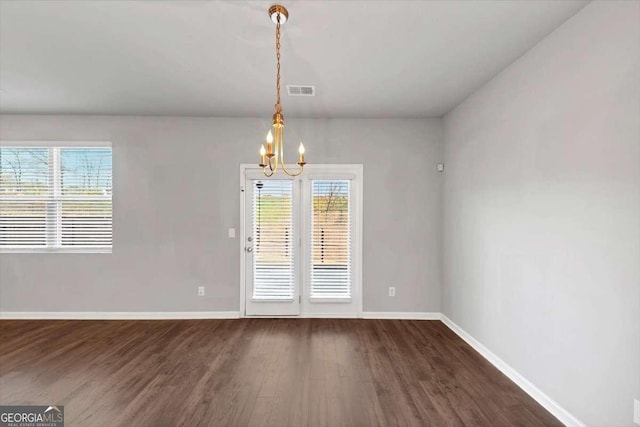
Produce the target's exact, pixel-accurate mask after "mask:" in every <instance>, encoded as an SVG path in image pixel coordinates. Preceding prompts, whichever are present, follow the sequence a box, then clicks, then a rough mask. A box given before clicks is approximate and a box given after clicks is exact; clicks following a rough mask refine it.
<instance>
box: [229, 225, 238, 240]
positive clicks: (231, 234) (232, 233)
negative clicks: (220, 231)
mask: <svg viewBox="0 0 640 427" xmlns="http://www.w3.org/2000/svg"><path fill="white" fill-rule="evenodd" d="M229 238H230V239H235V238H236V229H235V228H230V229H229Z"/></svg>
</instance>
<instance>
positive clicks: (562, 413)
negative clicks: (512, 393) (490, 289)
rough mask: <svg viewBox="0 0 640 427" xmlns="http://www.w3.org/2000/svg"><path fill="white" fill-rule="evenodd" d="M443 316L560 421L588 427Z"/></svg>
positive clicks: (461, 336)
mask: <svg viewBox="0 0 640 427" xmlns="http://www.w3.org/2000/svg"><path fill="white" fill-rule="evenodd" d="M441 316H442V323H444V324H445V325H447V326H448V327H449V329H451V330H452V331H453V332H455V333H456V334H457V335H458V336H459V337H460V338H462V339H463V340H464V341H466V342H467V344H469V345H470V346H471V347H473V349H474V350H476V351H477V352H478V353H480V354H481V355H482V356H483V357H484V358H485V359H487V360H488V361H489V362H490V363H491V364H492V365H493V366H495V367H496V368H498V370H500V371H501V372H502V373H503V374H505V375H506V376H507V377H508V378H509V379H510V380H511V381H513V382H514V383H516V385H517V386H518V387H520V388H521V389H522V390H524V391H525V393H527V394H528V395H529V396H531V397H532V398H533V399H534V400H535V401H536V402H538V403H539V404H540V405H542V406H543V407H544V408H545V409H546V410H547V411H549V412H551V414H553V416H554V417H556V418H557V419H558V420H559V421H560V422H562V423H563V424H564V425H566V426H567V427H586V424H584V423H583V422H582V421H580V420H579V419H577V418H576V417H575V416H574V415H573V414H571V413H570V412H569V411H567V410H566V409H564V408H563V407H562V406H560V405H559V404H558V403H557V402H555V401H554V400H553V399H551V398H550V397H549V396H547V395H546V394H544V393H543V392H542V390H540V389H539V388H538V387H536V386H535V385H533V384H532V383H531V382H529V380H527V379H526V378H525V377H523V376H522V375H520V373H519V372H518V371H516V370H515V369H513V368H512V367H511V366H509V365H508V364H507V363H506V362H505V361H504V360H502V359H500V358H499V357H498V356H496V355H495V354H494V353H493V352H492V351H491V350H489V349H488V348H487V347H485V346H484V345H482V344H481V343H480V342H479V341H478V340H476V339H475V338H473V337H472V336H471V335H469V333H467V332H466V331H465V330H464V329H462V328H461V327H460V326H458V325H456V324H455V323H454V322H453V321H452V320H451V319H449V318H448V317H447V316H445V315H444V314H442V315H441Z"/></svg>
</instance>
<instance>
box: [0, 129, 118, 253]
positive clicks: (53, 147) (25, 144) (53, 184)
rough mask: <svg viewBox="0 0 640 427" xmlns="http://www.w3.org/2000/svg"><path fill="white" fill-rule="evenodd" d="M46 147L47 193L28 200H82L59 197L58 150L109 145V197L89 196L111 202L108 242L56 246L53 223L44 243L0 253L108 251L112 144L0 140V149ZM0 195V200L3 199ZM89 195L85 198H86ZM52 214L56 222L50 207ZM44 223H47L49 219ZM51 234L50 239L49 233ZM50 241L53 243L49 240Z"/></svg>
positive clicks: (58, 236) (58, 233) (58, 235)
mask: <svg viewBox="0 0 640 427" xmlns="http://www.w3.org/2000/svg"><path fill="white" fill-rule="evenodd" d="M29 147H31V148H46V149H48V150H49V159H48V168H49V179H50V186H49V188H48V190H49V191H48V194H47V195H46V196H34V197H33V198H30V200H42V201H46V202H53V203H59V202H62V201H75V200H82V198H81V197H74V196H63V195H62V191H61V190H62V189H61V188H60V180H59V179H57V178H58V177H57V174H59V173H60V152H61V150H62V149H64V148H110V149H111V156H112V157H111V184H112V188H111V195H110V196H93V197H91V199H95V200H101V201H111V209H112V211H111V239H112V240H111V245H109V246H77V247H70V246H66V247H63V246H59V245H61V229H60V228H59V227H58V226H56V229H55V230H54V231H53V233H51V232H47V237H46V243H47V246H40V247H28V246H26V247H25V246H14V247H0V254H5V253H83V254H89V253H101V254H107V253H108V254H110V253H112V251H113V145H112V143H111V142H110V141H48V140H45V141H36V140H18V141H14V140H11V141H9V140H0V148H29ZM6 199H7V198H3V197H1V196H0V200H6ZM88 199H89V198H87V200H88ZM46 211H47V216H46V218H49V215H52V213H50V209H47V210H46ZM53 215H56V216H57V218H56V223H60V221H61V219H60V212H59V209H57V208H56V209H54V213H53ZM45 222H46V223H47V224H48V223H49V220H48V219H46V220H45ZM52 235H53V236H54V237H53V238H52V237H51V236H52ZM52 241H54V245H51V246H50V244H51V242H52Z"/></svg>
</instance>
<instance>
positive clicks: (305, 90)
mask: <svg viewBox="0 0 640 427" xmlns="http://www.w3.org/2000/svg"><path fill="white" fill-rule="evenodd" d="M287 93H288V94H289V96H316V88H315V86H301V85H287Z"/></svg>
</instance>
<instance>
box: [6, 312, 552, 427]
mask: <svg viewBox="0 0 640 427" xmlns="http://www.w3.org/2000/svg"><path fill="white" fill-rule="evenodd" d="M0 404H5V405H7V404H34V405H35V404H37V405H50V404H61V405H64V406H65V417H66V425H67V426H154V427H162V426H276V427H281V426H295V427H297V426H377V425H380V426H437V427H440V426H491V427H497V426H560V425H562V424H560V423H559V422H558V421H557V420H556V419H555V418H554V417H553V416H551V415H550V414H549V413H548V412H547V411H546V410H545V409H543V408H542V407H541V406H540V405H538V404H537V403H536V402H535V401H534V400H533V399H531V398H530V397H529V396H527V395H526V394H525V393H524V392H523V391H522V390H520V389H519V388H518V387H517V386H516V385H515V384H513V383H512V382H511V381H510V380H508V379H507V378H506V377H505V376H504V375H502V374H501V373H500V372H499V371H498V370H496V369H495V368H494V367H493V366H492V365H490V364H489V363H488V362H487V361H486V360H485V359H483V358H482V356H480V355H479V354H477V353H476V352H475V351H474V350H473V349H471V347H469V346H468V345H467V344H466V343H465V342H464V341H462V340H461V339H460V338H459V337H457V336H456V335H455V334H454V333H453V332H452V331H450V330H449V329H448V328H447V327H446V326H445V325H444V324H442V323H441V322H439V321H401V320H356V319H354V320H347V319H239V320H167V321H165V320H161V321H159V320H153V321H86V320H85V321H21V320H3V321H0Z"/></svg>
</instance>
